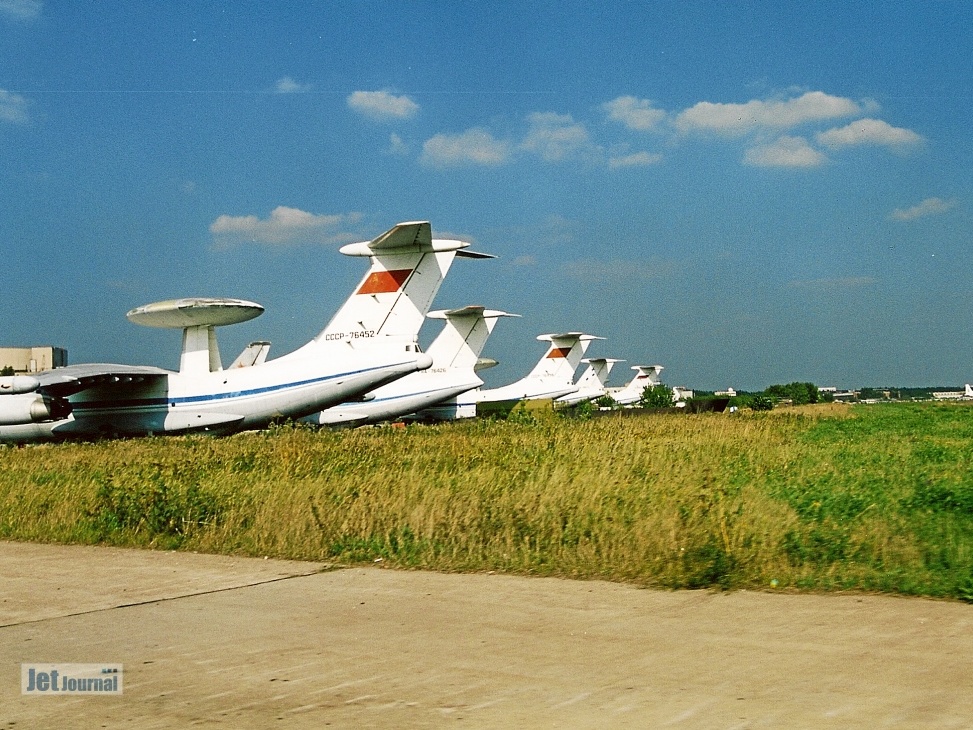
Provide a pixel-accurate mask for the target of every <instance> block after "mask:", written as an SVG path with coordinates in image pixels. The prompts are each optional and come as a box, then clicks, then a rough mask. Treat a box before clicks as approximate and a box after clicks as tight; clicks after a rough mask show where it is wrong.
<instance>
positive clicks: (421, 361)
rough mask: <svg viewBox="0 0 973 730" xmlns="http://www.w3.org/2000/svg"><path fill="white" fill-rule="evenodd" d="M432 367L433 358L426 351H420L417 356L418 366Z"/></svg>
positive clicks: (420, 367)
mask: <svg viewBox="0 0 973 730" xmlns="http://www.w3.org/2000/svg"><path fill="white" fill-rule="evenodd" d="M431 367H432V358H431V357H429V355H427V354H426V353H424V352H423V353H420V355H419V356H418V357H417V358H416V368H417V369H419V370H428V369H429V368H431Z"/></svg>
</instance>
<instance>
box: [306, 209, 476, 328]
mask: <svg viewBox="0 0 973 730" xmlns="http://www.w3.org/2000/svg"><path fill="white" fill-rule="evenodd" d="M468 246H469V244H468V243H465V242H463V241H453V240H445V239H434V238H433V237H432V229H431V227H430V225H429V222H428V221H415V222H408V223H399V224H398V225H396V226H394V227H393V228H391V229H389V230H388V231H386V232H385V233H383V234H382V235H381V236H379V237H378V238H376V239H374V240H372V241H367V242H362V243H351V244H348V245H347V246H343V247H342V248H341V249H340V251H341V253H343V254H345V255H346V256H367V257H368V258H369V259H370V261H371V266H370V267H369V270H368V272H367V273H366V274H365V276H364V278H363V279H362V280H361V282H360V283H359V284H358V286H357V287H356V288H355V291H354V293H353V294H352V295H351V296H350V297H349V298H348V300H347V301H346V302H345V303H344V304H343V305H342V307H341V308H340V309H339V310H338V312H337V314H335V316H334V317H333V318H332V319H331V321H330V322H329V323H328V325H327V327H325V328H324V329H323V330H322V331H321V332H320V333H319V334H318V336H317V337H316V338H315V342H318V343H332V342H347V343H350V344H352V345H358V344H368V341H369V340H373V339H374V338H376V337H382V336H391V337H406V338H409V337H411V338H413V339H414V338H415V337H416V336H417V335H418V332H419V328H420V327H421V326H422V323H423V320H424V319H425V316H426V313H427V312H428V311H429V307H430V306H431V304H432V301H433V298H434V297H435V296H436V292H438V291H439V287H440V285H441V284H442V283H443V279H444V278H445V277H446V274H447V272H448V271H449V267H450V266H451V265H452V263H453V259H454V257H456V256H457V255H460V256H465V257H467V258H493V257H492V256H488V255H486V254H478V253H474V252H471V251H463V249H465V248H467V247H468Z"/></svg>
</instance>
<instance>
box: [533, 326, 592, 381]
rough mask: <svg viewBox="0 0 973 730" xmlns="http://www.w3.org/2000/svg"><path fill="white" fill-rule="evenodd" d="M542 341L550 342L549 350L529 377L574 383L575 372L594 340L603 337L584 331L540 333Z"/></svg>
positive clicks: (539, 337)
mask: <svg viewBox="0 0 973 730" xmlns="http://www.w3.org/2000/svg"><path fill="white" fill-rule="evenodd" d="M537 339H538V340H540V341H541V342H545V341H546V342H550V343H551V344H550V347H548V348H547V352H546V353H544V356H543V357H542V358H541V359H540V361H538V363H537V364H536V365H535V366H534V369H533V370H531V371H530V373H528V374H527V377H528V378H555V379H559V380H564V381H565V382H567V383H574V373H575V371H576V370H577V369H578V365H580V364H581V358H583V357H584V353H585V351H586V350H587V349H588V346H589V345H590V344H591V342H592V340H601V339H604V338H602V337H595V336H594V335H586V334H584V333H583V332H565V333H564V334H559V335H538V337H537Z"/></svg>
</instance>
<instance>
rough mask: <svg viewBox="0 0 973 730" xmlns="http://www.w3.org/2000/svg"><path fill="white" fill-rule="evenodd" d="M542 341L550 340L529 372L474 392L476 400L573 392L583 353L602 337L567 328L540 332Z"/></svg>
mask: <svg viewBox="0 0 973 730" xmlns="http://www.w3.org/2000/svg"><path fill="white" fill-rule="evenodd" d="M537 339H538V340H540V341H541V342H550V343H551V344H550V346H549V347H548V348H547V352H546V353H544V356H543V357H542V358H541V359H540V361H539V362H538V363H537V364H536V365H535V366H534V369H533V370H531V371H530V372H529V373H528V374H527V375H526V376H524V377H523V378H521V379H520V380H518V381H516V382H515V383H511V384H510V385H504V386H502V387H500V388H488V389H486V390H479V391H476V392H474V393H473V394H472V396H473V398H472V399H471V400H472V401H473V402H475V403H499V402H505V401H511V402H513V401H518V400H537V399H540V398H560V397H561V396H565V395H568V394H569V393H574V392H576V391H577V390H578V386H577V385H575V384H574V372H575V370H577V369H578V365H579V364H580V363H581V358H582V357H584V353H585V350H587V349H588V346H589V345H590V344H591V342H592V340H602V339H604V338H603V337H595V336H594V335H586V334H584V333H583V332H566V333H564V334H558V335H539V336H538V337H537Z"/></svg>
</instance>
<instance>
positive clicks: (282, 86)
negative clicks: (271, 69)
mask: <svg viewBox="0 0 973 730" xmlns="http://www.w3.org/2000/svg"><path fill="white" fill-rule="evenodd" d="M310 90H311V84H299V83H297V82H296V81H295V80H294V79H292V78H291V77H290V76H284V77H282V78H280V79H278V80H277V83H276V84H274V91H276V92H277V93H278V94H300V93H303V92H305V91H310Z"/></svg>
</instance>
